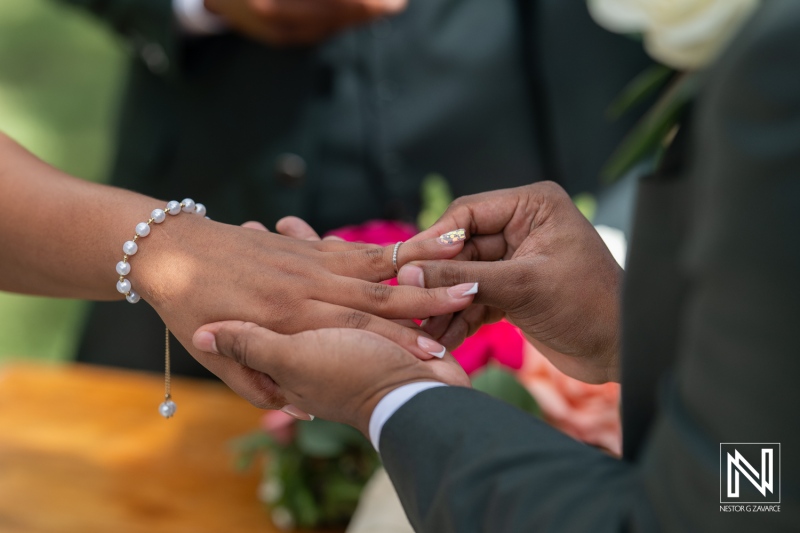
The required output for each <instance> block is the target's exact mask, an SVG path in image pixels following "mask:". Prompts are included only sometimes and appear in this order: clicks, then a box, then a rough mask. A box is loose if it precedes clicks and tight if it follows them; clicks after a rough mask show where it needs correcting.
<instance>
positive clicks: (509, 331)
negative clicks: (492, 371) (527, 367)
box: [453, 320, 525, 374]
mask: <svg viewBox="0 0 800 533" xmlns="http://www.w3.org/2000/svg"><path fill="white" fill-rule="evenodd" d="M524 344H525V339H524V338H523V337H522V335H521V334H520V332H519V330H518V329H517V328H516V327H515V326H513V325H511V324H509V323H508V322H506V321H505V320H501V321H500V322H495V323H494V324H486V325H484V326H482V327H481V328H480V329H479V330H478V331H477V332H476V333H475V334H474V335H473V336H471V337H468V338H467V339H466V340H465V341H464V344H462V345H461V346H459V347H458V348H456V349H455V350H453V357H455V358H456V360H457V361H458V362H459V363H460V364H461V367H462V368H463V369H464V371H465V372H466V373H467V374H472V373H473V372H475V371H476V370H479V369H481V368H483V367H484V366H486V365H487V364H488V363H489V361H491V360H494V361H497V362H498V363H500V364H501V365H504V366H507V367H509V368H511V369H513V370H518V369H520V368H522V363H523V360H524Z"/></svg>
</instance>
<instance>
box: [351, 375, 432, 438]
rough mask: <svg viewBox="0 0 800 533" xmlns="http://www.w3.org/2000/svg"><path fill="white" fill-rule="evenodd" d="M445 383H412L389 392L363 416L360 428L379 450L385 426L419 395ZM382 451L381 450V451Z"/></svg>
mask: <svg viewBox="0 0 800 533" xmlns="http://www.w3.org/2000/svg"><path fill="white" fill-rule="evenodd" d="M445 386H447V385H446V384H445V383H443V382H441V381H435V380H430V379H428V380H423V381H412V382H408V383H404V384H402V385H397V386H396V387H393V388H391V389H390V390H387V391H386V392H385V394H383V395H382V396H381V397H380V398H379V399H378V400H377V401H376V402H375V403H374V404H373V405H372V406H371V408H368V409H367V410H368V411H369V413H368V415H367V416H366V418H364V417H363V415H362V425H360V426H359V427H358V429H360V430H361V432H362V433H364V434H365V435H366V436H367V437H368V438H369V439H370V442H372V445H373V446H374V447H375V449H376V450H379V448H378V447H379V445H380V436H381V432H382V431H383V426H384V425H385V424H386V422H388V421H389V419H390V418H391V417H392V416H393V415H394V414H395V413H396V412H397V411H398V410H399V409H400V408H402V407H403V406H404V405H405V404H407V403H408V402H409V401H410V400H411V399H412V398H414V397H415V396H417V395H418V394H420V393H422V392H424V391H426V390H428V389H432V388H436V387H445ZM379 451H380V450H379Z"/></svg>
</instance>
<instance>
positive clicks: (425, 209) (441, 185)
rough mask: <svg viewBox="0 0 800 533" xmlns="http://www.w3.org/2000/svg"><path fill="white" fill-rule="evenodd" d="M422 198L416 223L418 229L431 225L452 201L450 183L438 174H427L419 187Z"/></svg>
mask: <svg viewBox="0 0 800 533" xmlns="http://www.w3.org/2000/svg"><path fill="white" fill-rule="evenodd" d="M420 197H421V199H422V209H421V211H420V213H419V217H418V218H417V225H418V226H419V229H420V230H425V229H428V228H430V227H431V226H433V224H434V223H435V222H436V221H437V220H439V217H441V216H442V215H443V214H444V212H445V211H447V207H448V206H449V205H450V203H451V202H452V201H453V192H452V191H451V190H450V184H449V183H447V180H446V179H444V177H443V176H441V175H440V174H429V175H428V176H426V177H425V179H423V180H422V187H421V189H420Z"/></svg>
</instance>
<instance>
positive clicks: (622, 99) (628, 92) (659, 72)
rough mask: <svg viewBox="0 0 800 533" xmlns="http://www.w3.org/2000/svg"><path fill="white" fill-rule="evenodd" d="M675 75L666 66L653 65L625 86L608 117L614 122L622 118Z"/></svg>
mask: <svg viewBox="0 0 800 533" xmlns="http://www.w3.org/2000/svg"><path fill="white" fill-rule="evenodd" d="M674 74H675V71H674V70H672V69H671V68H669V67H666V66H664V65H659V64H655V65H651V66H650V67H648V68H647V69H645V70H644V72H642V73H641V74H639V75H638V76H636V77H635V78H634V79H633V80H632V81H631V82H630V83H629V84H628V85H627V86H625V88H624V89H623V90H622V94H620V95H619V97H618V98H617V99H616V100H614V101H613V102H612V103H611V105H610V106H609V108H608V110H607V111H606V115H607V116H608V117H609V118H610V119H612V120H616V119H618V118H620V117H621V116H622V115H624V114H625V113H626V112H627V111H629V110H630V109H632V108H633V107H635V106H637V105H639V104H641V103H642V102H644V101H645V100H647V99H648V98H649V97H651V96H653V95H654V94H655V93H656V92H657V91H658V90H659V89H661V88H662V87H664V85H665V84H666V83H667V82H668V81H669V79H670V78H671V77H672V76H673V75H674Z"/></svg>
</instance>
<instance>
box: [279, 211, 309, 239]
mask: <svg viewBox="0 0 800 533" xmlns="http://www.w3.org/2000/svg"><path fill="white" fill-rule="evenodd" d="M275 229H276V230H277V231H278V233H280V234H281V235H284V236H286V237H293V238H295V239H303V240H306V241H318V240H320V239H319V235H317V232H316V231H314V228H312V227H311V226H310V225H309V224H308V222H306V221H305V220H303V219H302V218H299V217H295V216H288V217H283V218H282V219H280V220H278V222H277V223H276V224H275Z"/></svg>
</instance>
